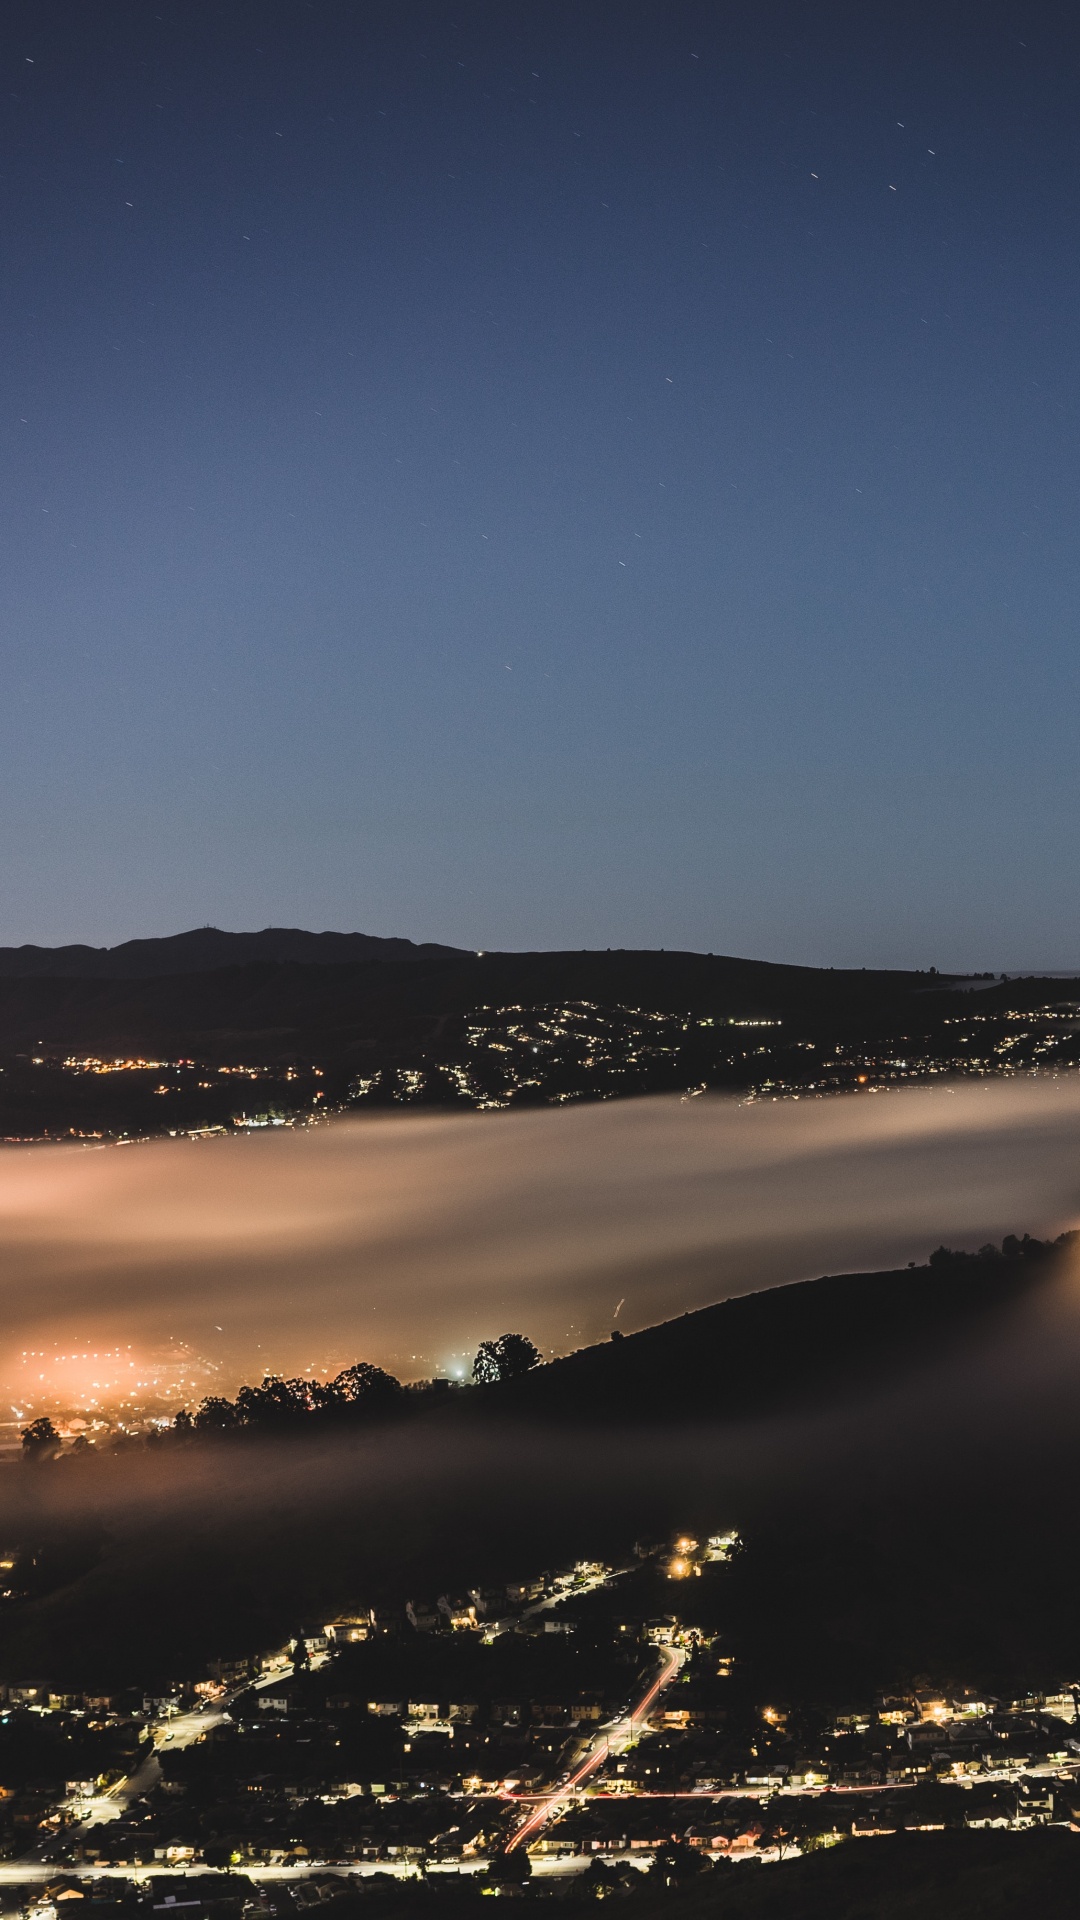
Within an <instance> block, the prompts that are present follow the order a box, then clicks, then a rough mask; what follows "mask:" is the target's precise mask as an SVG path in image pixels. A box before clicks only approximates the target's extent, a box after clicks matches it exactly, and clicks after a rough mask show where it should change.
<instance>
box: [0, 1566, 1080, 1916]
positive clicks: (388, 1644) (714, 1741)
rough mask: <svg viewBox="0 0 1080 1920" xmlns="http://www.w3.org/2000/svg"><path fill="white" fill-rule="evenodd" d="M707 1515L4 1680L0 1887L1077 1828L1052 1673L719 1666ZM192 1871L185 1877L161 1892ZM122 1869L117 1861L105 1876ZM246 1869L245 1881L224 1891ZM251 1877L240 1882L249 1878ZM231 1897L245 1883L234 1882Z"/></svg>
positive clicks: (762, 1850)
mask: <svg viewBox="0 0 1080 1920" xmlns="http://www.w3.org/2000/svg"><path fill="white" fill-rule="evenodd" d="M745 1551H746V1548H745V1547H744V1545H743V1542H742V1541H741V1539H740V1537H739V1535H738V1533H737V1532H735V1531H734V1530H733V1529H727V1530H723V1531H718V1532H716V1533H713V1534H711V1535H708V1536H707V1537H704V1538H698V1537H696V1536H694V1535H690V1534H684V1535H681V1536H677V1537H676V1538H674V1539H672V1540H668V1541H664V1542H639V1543H638V1544H637V1545H636V1547H635V1548H634V1550H633V1552H632V1554H631V1555H630V1556H629V1557H628V1560H627V1563H626V1564H625V1565H619V1566H616V1565H610V1564H605V1563H603V1562H601V1561H581V1562H578V1563H577V1564H576V1565H574V1566H572V1567H567V1568H564V1569H559V1570H555V1571H549V1572H546V1573H537V1574H536V1575H532V1576H530V1575H524V1576H521V1577H518V1578H516V1579H513V1580H510V1581H508V1582H507V1584H506V1585H505V1586H501V1587H485V1588H482V1587H474V1588H472V1589H470V1590H469V1591H467V1592H462V1593H449V1592H448V1593H431V1594H423V1595H420V1594H418V1595H416V1596H415V1597H413V1598H410V1599H409V1600H408V1601H407V1603H406V1604H405V1605H404V1606H403V1607H401V1608H400V1609H396V1608H387V1607H385V1606H369V1605H365V1604H363V1602H362V1600H360V1599H358V1604H357V1606H356V1608H355V1610H353V1611H351V1612H349V1613H348V1614H346V1615H343V1616H341V1617H339V1618H336V1619H333V1620H330V1621H326V1622H319V1623H297V1628H296V1632H295V1634H294V1635H292V1636H290V1638H289V1639H288V1641H287V1642H286V1643H284V1644H282V1645H280V1646H276V1647H271V1648H265V1649H259V1650H252V1651H250V1652H249V1653H245V1654H241V1655H231V1656H229V1657H222V1658H221V1659H219V1660H215V1661H214V1662H213V1663H212V1664H211V1667H210V1670H209V1671H207V1672H205V1673H203V1674H201V1675H191V1676H186V1677H184V1678H182V1679H181V1678H180V1677H178V1678H177V1681H176V1683H175V1685H174V1686H172V1687H170V1688H169V1689H168V1690H167V1691H165V1692H162V1693H155V1694H152V1695H150V1694H143V1693H141V1692H139V1691H137V1690H135V1691H130V1690H129V1691H121V1692H117V1693H109V1692H100V1693H75V1694H73V1693H58V1692H55V1691H53V1690H52V1688H51V1687H50V1685H49V1683H48V1678H47V1676H45V1675H42V1676H41V1677H40V1679H39V1680H38V1682H37V1683H36V1684H24V1685H9V1686H7V1687H6V1688H5V1689H4V1698H3V1710H2V1714H0V1786H2V1791H0V1845H2V1850H3V1859H2V1863H0V1881H2V1885H3V1892H4V1898H5V1901H6V1903H7V1905H8V1907H9V1909H10V1908H11V1907H12V1905H14V1906H15V1907H16V1908H17V1909H18V1910H19V1911H20V1912H22V1913H24V1914H25V1915H26V1916H27V1917H28V1920H55V1916H56V1915H57V1914H58V1913H59V1911H60V1908H61V1906H62V1905H65V1904H66V1903H67V1902H68V1901H69V1900H71V1899H72V1898H73V1897H81V1898H84V1899H88V1900H89V1901H90V1903H91V1904H94V1903H95V1902H97V1903H100V1902H105V1903H106V1904H107V1903H115V1902H116V1901H119V1900H122V1899H124V1898H128V1899H130V1898H133V1897H137V1896H138V1889H139V1888H140V1887H144V1888H147V1889H148V1890H149V1893H148V1896H147V1897H149V1894H150V1893H152V1895H153V1901H154V1906H155V1911H157V1910H159V1909H160V1908H161V1905H162V1903H163V1902H164V1903H166V1904H177V1905H183V1904H185V1903H191V1902H192V1901H195V1902H198V1903H200V1904H203V1905H205V1904H210V1905H212V1904H213V1902H214V1900H215V1899H217V1900H232V1901H233V1902H236V1901H237V1900H239V1899H241V1898H247V1899H248V1901H249V1907H248V1908H246V1909H245V1911H247V1910H250V1911H252V1912H256V1911H258V1910H259V1909H258V1899H259V1897H260V1896H259V1894H258V1889H259V1888H260V1887H261V1888H264V1889H265V1888H268V1887H270V1886H271V1885H272V1884H274V1883H280V1882H282V1881H287V1882H289V1883H290V1884H291V1886H292V1897H293V1898H294V1899H299V1901H300V1904H301V1906H302V1905H303V1904H304V1902H305V1901H306V1902H307V1903H309V1904H310V1903H311V1902H313V1901H314V1902H316V1903H317V1902H318V1900H319V1899H320V1898H322V1897H323V1896H324V1895H325V1893H326V1890H327V1888H328V1887H329V1888H331V1889H332V1888H333V1886H334V1884H336V1882H337V1881H338V1880H340V1877H341V1876H342V1875H345V1876H350V1875H359V1876H370V1875H383V1876H386V1875H391V1876H395V1877H398V1878H401V1877H404V1878H407V1879H411V1880H415V1879H416V1878H417V1877H423V1876H427V1877H428V1878H429V1879H430V1878H432V1877H442V1876H447V1875H461V1874H464V1875H480V1876H481V1877H482V1880H483V1884H484V1885H485V1886H488V1885H490V1886H491V1888H492V1890H496V1889H499V1890H508V1889H509V1888H511V1887H514V1886H517V1887H521V1886H522V1884H523V1883H524V1882H532V1881H533V1880H535V1881H536V1883H537V1885H538V1888H539V1887H540V1886H542V1885H543V1884H544V1883H545V1882H547V1881H550V1880H551V1879H552V1878H555V1879H561V1878H565V1877H568V1876H573V1877H580V1876H583V1875H584V1876H588V1884H589V1885H590V1887H591V1886H594V1885H595V1884H597V1882H598V1876H599V1884H600V1886H601V1889H602V1888H603V1886H604V1885H606V1884H608V1883H610V1887H611V1890H614V1889H615V1887H616V1886H617V1885H618V1884H626V1883H627V1881H626V1877H627V1876H628V1875H629V1876H630V1877H631V1878H630V1882H629V1884H631V1885H632V1884H633V1883H634V1879H635V1877H636V1876H640V1874H641V1873H642V1872H643V1871H645V1870H648V1869H654V1870H655V1867H656V1863H657V1861H660V1862H661V1863H662V1862H664V1861H665V1860H667V1859H668V1858H669V1856H670V1858H671V1859H672V1860H673V1861H674V1863H675V1866H676V1867H677V1866H678V1863H679V1861H680V1859H681V1858H686V1859H688V1860H692V1859H697V1861H698V1863H699V1865H700V1864H701V1863H703V1862H706V1861H716V1862H719V1861H725V1862H731V1863H736V1862H737V1863H755V1862H756V1863H759V1864H761V1863H765V1864H768V1863H771V1862H776V1861H779V1860H781V1859H785V1858H790V1857H792V1856H794V1855H796V1854H798V1853H806V1852H812V1851H816V1850H819V1849H822V1848H827V1847H832V1846H836V1845H839V1844H841V1843H847V1842H849V1841H860V1840H865V1839H869V1838H871V1837H874V1836H878V1835H881V1834H885V1833H895V1832H899V1831H905V1830H906V1831H918V1832H926V1831H934V1830H943V1829H949V1828H965V1829H986V1828H999V1829H1017V1828H1025V1827H1033V1826H1045V1825H1050V1824H1056V1825H1059V1826H1065V1827H1067V1828H1074V1829H1075V1828H1077V1827H1080V1737H1078V1729H1077V1719H1078V1703H1080V1689H1078V1687H1077V1685H1076V1684H1075V1683H1073V1682H1072V1681H1070V1680H1068V1679H1067V1678H1066V1677H1064V1676H1063V1677H1062V1679H1061V1682H1060V1684H1059V1685H1058V1686H1057V1687H1056V1688H1053V1689H1050V1690H1046V1689H1042V1690H1033V1691H1031V1692H1029V1693H1024V1694H1021V1695H1020V1696H1018V1697H1010V1698H1003V1699H993V1698H990V1697H989V1696H988V1695H987V1694H986V1693H985V1692H980V1691H977V1690H974V1689H970V1688H959V1689H953V1690H941V1689H935V1688H933V1687H931V1686H929V1685H928V1684H925V1683H921V1682H920V1680H919V1677H918V1676H913V1677H912V1679H911V1682H910V1684H909V1685H906V1686H902V1687H897V1688H894V1689H893V1690H892V1691H889V1692H887V1693H880V1694H878V1695H877V1696H876V1697H874V1698H867V1699H865V1700H851V1701H846V1702H843V1703H842V1704H840V1705H837V1706H833V1707H830V1708H829V1709H827V1710H826V1709H824V1708H822V1707H821V1706H814V1705H811V1704H809V1703H808V1702H803V1701H799V1700H794V1699H790V1700H759V1699H757V1698H755V1697H752V1695H751V1694H750V1693H749V1692H748V1691H747V1688H746V1687H745V1685H744V1684H743V1680H742V1677H741V1676H740V1673H739V1663H738V1661H737V1660H736V1659H735V1658H734V1657H733V1655H732V1653H731V1651H730V1645H729V1639H728V1636H727V1635H726V1633H725V1611H726V1606H725V1590H726V1583H727V1581H728V1579H729V1577H730V1574H731V1570H732V1567H733V1565H734V1563H735V1562H736V1561H737V1559H738V1557H739V1555H740V1554H742V1553H744V1552H745ZM192 1876H197V1885H196V1887H195V1889H194V1891H193V1893H192V1894H191V1895H188V1894H185V1893H183V1892H180V1891H174V1892H168V1891H166V1889H169V1888H172V1889H174V1890H176V1889H179V1888H181V1887H182V1886H184V1885H185V1884H188V1883H189V1882H190V1880H191V1877H192ZM117 1882H119V1883H122V1884H120V1885H117V1884H116V1883H117ZM245 1890H246V1891H245ZM263 1897H265V1896H263ZM251 1902H254V1903H255V1904H254V1905H251Z"/></svg>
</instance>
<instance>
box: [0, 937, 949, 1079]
mask: <svg viewBox="0 0 1080 1920" xmlns="http://www.w3.org/2000/svg"><path fill="white" fill-rule="evenodd" d="M323 941H326V942H331V943H333V942H341V943H342V944H343V945H344V944H346V943H349V942H357V943H359V947H358V950H357V951H355V952H350V953H344V952H343V953H341V954H340V955H337V954H335V953H333V952H332V951H331V949H330V948H323V947H321V946H319V944H318V943H320V942H323ZM305 942H308V943H310V945H309V946H308V947H306V948H305V947H304V946H303V943H305ZM232 943H236V944H235V945H234V944H232ZM259 943H265V945H264V950H263V951H261V952H255V951H249V950H248V947H249V946H250V947H252V948H254V947H258V945H259ZM290 943H296V944H297V945H298V946H300V947H301V949H302V951H301V952H299V953H296V952H290V951H289V946H290ZM399 948H400V949H401V951H396V950H395V949H399ZM27 954H29V955H31V956H35V957H34V958H32V959H31V960H27V961H25V963H23V962H22V960H21V956H24V955H27ZM215 955H216V956H218V957H217V958H214V956H215ZM39 963H40V964H39ZM61 963H63V964H61ZM942 984H944V983H942V982H939V981H937V980H936V979H935V978H932V977H931V976H928V975H926V974H919V973H902V972H885V971H882V972H866V971H859V972H855V971H836V972H833V971H831V970H830V971H825V970H823V969H818V968H814V967H785V966H774V965H772V964H770V963H769V962H766V961H754V960H736V959H729V958H726V957H719V956H718V957H714V956H713V955H711V954H701V953H664V952H659V953H657V952H640V953H639V952H634V951H613V952H610V953H601V952H593V951H589V952H586V951H584V950H583V951H582V952H580V953H577V952H569V953H557V952H553V953H484V954H473V953H462V952H458V951H456V950H455V949H453V948H445V947H414V946H411V945H410V943H409V942H408V941H405V940H402V941H400V942H398V941H392V940H386V941H380V940H375V939H370V940H369V939H368V937H367V936H366V935H364V934H305V933H300V932H292V931H290V930H288V929H281V930H274V929H268V930H267V931H266V933H264V934H226V933H218V932H217V931H216V930H215V929H213V928H205V929H202V930H201V931H199V932H195V933H189V934H178V935H177V936H176V937H175V939H172V940H160V941H154V940H147V941H131V942H129V943H128V945H127V946H126V947H114V948H100V949H99V948H93V947H81V948H80V947H69V948H56V949H54V950H52V951H51V952H50V950H49V949H47V948H24V947H18V948H8V949H5V950H0V1047H14V1048H17V1047H19V1046H21V1045H23V1044H25V1043H27V1042H29V1043H30V1044H36V1043H37V1042H38V1040H39V1039H44V1040H45V1041H51V1040H54V1039H55V1040H56V1041H57V1042H59V1043H62V1044H67V1043H69V1042H79V1043H80V1044H86V1045H91V1044H93V1045H105V1044H113V1043H115V1044H117V1045H118V1046H122V1047H125V1048H130V1049H133V1050H134V1049H137V1048H140V1047H142V1048H146V1047H155V1048H157V1049H158V1050H159V1051H161V1050H162V1049H166V1050H167V1049H168V1048H170V1047H172V1048H173V1049H175V1050H176V1051H179V1052H181V1053H184V1052H187V1053H191V1052H193V1051H196V1050H199V1049H202V1050H203V1051H204V1052H206V1054H207V1057H211V1056H212V1052H213V1049H215V1048H218V1049H226V1048H228V1047H229V1046H235V1045H237V1044H242V1045H244V1046H246V1047H247V1050H248V1054H249V1055H250V1054H251V1048H252V1046H254V1047H255V1049H256V1055H255V1056H252V1057H259V1058H267V1059H271V1060H272V1059H276V1058H287V1057H288V1056H289V1055H290V1053H291V1052H296V1051H299V1052H301V1053H303V1054H305V1055H306V1056H307V1057H314V1058H316V1059H320V1060H325V1059H327V1058H331V1059H332V1058H334V1057H339V1056H340V1055H341V1053H342V1052H343V1051H346V1050H347V1051H349V1052H351V1053H352V1054H354V1055H355V1056H356V1058H357V1059H358V1061H359V1063H360V1064H363V1056H364V1054H365V1052H366V1051H370V1050H371V1049H373V1048H374V1049H380V1048H382V1047H383V1046H385V1045H386V1044H387V1043H389V1044H391V1045H393V1047H394V1048H395V1049H396V1050H397V1051H398V1052H400V1053H401V1054H402V1057H403V1058H404V1059H408V1057H409V1055H410V1052H412V1053H415V1052H416V1051H417V1050H423V1049H424V1048H425V1047H427V1046H429V1045H430V1044H431V1043H432V1042H436V1043H437V1042H438V1040H439V1038H440V1035H441V1033H442V1031H443V1029H444V1028H445V1026H446V1023H447V1021H448V1020H452V1019H454V1018H457V1017H460V1016H462V1015H465V1014H468V1013H470V1012H472V1011H473V1010H474V1009H476V1008H488V1007H500V1008H505V1007H511V1008H512V1007H515V1006H518V1007H535V1006H559V1005H563V1004H565V1003H567V1002H573V1003H576V1004H581V1005H583V1006H586V1007H590V1006H592V1007H632V1008H648V1009H650V1010H655V1011H658V1012H671V1013H674V1012H680V1013H681V1012H689V1013H693V1014H697V1015H701V1016H706V1017H711V1018H719V1019H722V1020H729V1019H735V1020H738V1019H754V1018H767V1019H780V1020H782V1019H783V1018H784V1017H785V1016H787V1017H789V1018H790V1016H791V1015H792V1014H793V1013H797V1015H798V1016H799V1017H800V1018H801V1019H805V1018H806V1017H808V1016H810V1017H813V1018H817V1019H823V1020H825V1021H826V1022H831V1021H834V1020H835V1019H836V1018H838V1017H842V1018H844V1019H846V1020H851V1019H855V1020H865V1019H866V1018H868V1017H870V1018H875V1017H878V1018H879V1017H880V1015H881V1012H882V1011H883V1009H885V1008H888V1009H889V1011H890V1013H891V1012H892V1010H893V1009H894V1008H895V1005H896V1003H897V1002H901V1003H905V1004H910V1002H911V999H912V996H913V995H915V994H917V993H925V992H927V990H928V989H930V988H932V987H934V986H935V985H942ZM226 1057H227V1056H226Z"/></svg>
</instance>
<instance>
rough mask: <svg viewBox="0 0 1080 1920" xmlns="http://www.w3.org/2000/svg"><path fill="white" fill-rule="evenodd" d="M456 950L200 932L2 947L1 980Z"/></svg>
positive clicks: (144, 974)
mask: <svg viewBox="0 0 1080 1920" xmlns="http://www.w3.org/2000/svg"><path fill="white" fill-rule="evenodd" d="M457 951H458V949H457V948H456V947H440V946H437V945H433V944H431V943H430V942H428V943H425V944H424V945H422V946H416V945H415V944H414V943H413V941H411V940H394V939H389V940H383V939H380V938H378V937H377V936H376V935H374V934H369V933H307V932H305V931H304V929H303V928H302V927H264V928H263V929H262V931H261V932H260V933H223V932H222V930H221V928H220V927H193V928H192V929H191V931H190V932H189V933H173V934H167V935H165V936H164V937H163V938H161V939H153V940H125V941H124V942H123V943H122V945H120V946H118V947H84V946H69V947H34V946H24V947H0V979H8V980H25V979H49V980H157V979H162V978H164V977H166V976H168V975H174V974H181V973H211V972H213V971H214V970H215V969H216V968H218V967H244V966H250V965H251V964H252V963H254V962H258V961H273V962H277V963H279V964H280V963H281V962H284V961H291V962H293V963H294V964H299V965H302V966H342V965H345V964H346V963H348V962H349V961H356V960H404V961H408V960H418V959H421V958H422V957H424V956H428V957H430V956H432V955H435V954H445V955H451V954H455V953H456V952H457Z"/></svg>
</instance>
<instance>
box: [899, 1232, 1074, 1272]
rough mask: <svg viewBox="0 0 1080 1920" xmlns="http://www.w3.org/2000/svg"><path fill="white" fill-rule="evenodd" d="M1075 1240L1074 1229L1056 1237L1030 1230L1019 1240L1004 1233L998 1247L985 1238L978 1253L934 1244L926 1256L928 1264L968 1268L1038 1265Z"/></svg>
mask: <svg viewBox="0 0 1080 1920" xmlns="http://www.w3.org/2000/svg"><path fill="white" fill-rule="evenodd" d="M1077 1243H1080V1233H1077V1232H1076V1231H1075V1230H1073V1231H1071V1232H1068V1233H1059V1234H1058V1237H1057V1239H1056V1240H1036V1239H1034V1238H1033V1236H1032V1235H1031V1234H1030V1233H1025V1235H1024V1237H1023V1239H1022V1240H1018V1239H1017V1237H1016V1235H1015V1233H1007V1234H1006V1235H1005V1238H1004V1240H1003V1241H1002V1243H1001V1245H1000V1247H996V1246H995V1245H994V1244H993V1242H992V1241H989V1240H988V1241H987V1243H986V1245H985V1247H980V1248H979V1251H978V1253H964V1252H962V1251H960V1250H958V1249H957V1248H955V1247H936V1248H935V1249H934V1252H933V1253H932V1254H931V1255H930V1265H931V1266H932V1267H971V1266H973V1265H975V1264H976V1263H979V1264H985V1263H986V1262H987V1261H989V1262H990V1264H991V1265H994V1264H995V1263H996V1264H998V1265H1000V1264H1001V1263H1002V1262H1007V1263H1008V1264H1010V1265H1016V1264H1017V1263H1019V1262H1024V1261H1034V1262H1035V1263H1036V1264H1038V1262H1039V1261H1042V1260H1053V1259H1056V1258H1057V1257H1058V1256H1059V1255H1060V1254H1064V1253H1067V1252H1068V1251H1069V1249H1070V1248H1071V1247H1074V1246H1076V1245H1077ZM912 1264H914V1262H913V1263H912Z"/></svg>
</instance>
